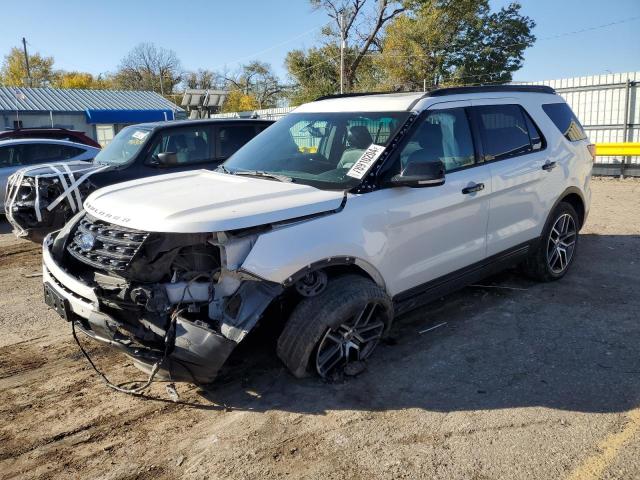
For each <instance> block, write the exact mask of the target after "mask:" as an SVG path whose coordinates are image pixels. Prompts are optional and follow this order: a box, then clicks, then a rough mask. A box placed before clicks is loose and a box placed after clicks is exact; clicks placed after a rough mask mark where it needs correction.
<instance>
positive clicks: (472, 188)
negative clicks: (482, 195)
mask: <svg viewBox="0 0 640 480" xmlns="http://www.w3.org/2000/svg"><path fill="white" fill-rule="evenodd" d="M480 190H484V183H476V184H474V185H470V186H468V187H465V188H463V189H462V193H463V194H464V195H467V194H469V193H476V192H479V191H480Z"/></svg>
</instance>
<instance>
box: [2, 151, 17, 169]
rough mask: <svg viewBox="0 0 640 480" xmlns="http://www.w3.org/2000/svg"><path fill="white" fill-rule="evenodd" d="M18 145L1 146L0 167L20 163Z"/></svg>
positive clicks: (14, 165)
mask: <svg viewBox="0 0 640 480" xmlns="http://www.w3.org/2000/svg"><path fill="white" fill-rule="evenodd" d="M18 150H19V148H18V147H0V168H2V167H17V166H19V165H20V155H19V151H18Z"/></svg>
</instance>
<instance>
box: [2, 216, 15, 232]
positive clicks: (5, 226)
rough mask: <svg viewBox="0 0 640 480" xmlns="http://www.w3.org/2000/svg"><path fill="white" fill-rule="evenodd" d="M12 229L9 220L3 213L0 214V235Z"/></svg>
mask: <svg viewBox="0 0 640 480" xmlns="http://www.w3.org/2000/svg"><path fill="white" fill-rule="evenodd" d="M12 230H13V229H12V228H11V224H10V223H9V220H7V218H6V217H5V216H4V213H2V214H0V235H2V234H3V233H11V231H12Z"/></svg>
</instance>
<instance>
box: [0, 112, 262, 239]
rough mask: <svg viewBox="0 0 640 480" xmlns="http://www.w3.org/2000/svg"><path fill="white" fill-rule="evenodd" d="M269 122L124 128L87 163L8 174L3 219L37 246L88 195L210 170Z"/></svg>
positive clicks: (222, 121) (179, 123) (157, 124)
mask: <svg viewBox="0 0 640 480" xmlns="http://www.w3.org/2000/svg"><path fill="white" fill-rule="evenodd" d="M272 123H273V121H271V120H253V119H216V120H182V121H169V122H154V123H141V124H138V125H132V126H129V127H125V128H124V129H122V130H121V131H120V132H119V133H118V134H117V135H116V136H115V137H114V139H113V140H112V141H111V143H110V144H109V145H107V146H106V147H105V148H104V149H103V150H102V151H100V153H99V154H98V155H97V156H96V157H95V159H94V160H93V163H91V164H87V163H86V162H70V163H69V162H65V163H61V164H48V165H44V166H33V167H28V168H25V169H22V170H19V171H18V172H16V173H15V174H13V175H12V176H11V177H10V178H9V180H8V182H7V192H6V201H5V212H6V215H7V219H8V220H9V221H10V222H11V224H12V225H13V227H14V232H15V234H16V235H17V236H19V237H26V238H28V239H30V240H33V241H41V240H42V238H43V237H44V236H45V235H46V234H47V233H49V232H51V231H53V230H57V229H59V228H61V227H62V226H63V225H64V224H65V223H66V221H67V220H68V219H69V218H70V217H71V216H72V215H73V214H74V213H76V212H77V211H79V210H81V209H82V202H83V201H84V199H85V198H86V197H87V195H89V194H90V193H91V192H93V191H94V190H96V189H98V188H101V187H105V186H107V185H112V184H114V183H119V182H124V181H127V180H133V179H137V178H143V177H149V176H152V175H160V174H164V173H170V172H179V171H184V170H195V169H201V168H204V169H214V168H216V167H217V166H218V165H220V163H222V162H223V161H224V160H226V159H227V158H229V157H230V156H231V155H232V154H233V153H234V152H235V151H236V150H238V149H239V148H240V147H241V146H243V145H244V144H245V143H247V142H248V141H249V140H251V139H252V138H253V137H255V136H256V135H257V134H258V133H260V132H261V131H263V130H264V129H266V128H267V127H268V126H269V125H271V124H272Z"/></svg>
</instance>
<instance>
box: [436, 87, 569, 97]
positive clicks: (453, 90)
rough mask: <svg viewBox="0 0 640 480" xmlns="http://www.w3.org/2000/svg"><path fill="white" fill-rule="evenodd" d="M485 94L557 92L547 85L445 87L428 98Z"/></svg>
mask: <svg viewBox="0 0 640 480" xmlns="http://www.w3.org/2000/svg"><path fill="white" fill-rule="evenodd" d="M485 92H533V93H552V94H553V93H556V91H555V90H554V89H553V88H551V87H548V86H546V85H477V86H470V87H444V88H437V89H435V90H431V91H430V92H427V94H426V95H425V96H427V97H442V96H444V95H456V94H464V93H485Z"/></svg>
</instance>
